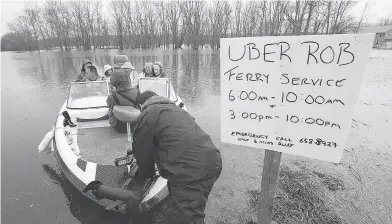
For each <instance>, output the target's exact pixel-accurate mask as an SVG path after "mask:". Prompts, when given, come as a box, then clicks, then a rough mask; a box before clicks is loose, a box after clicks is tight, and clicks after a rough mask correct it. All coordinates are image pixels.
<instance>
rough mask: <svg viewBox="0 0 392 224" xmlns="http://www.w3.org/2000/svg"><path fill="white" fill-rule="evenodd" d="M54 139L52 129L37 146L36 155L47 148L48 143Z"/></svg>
mask: <svg viewBox="0 0 392 224" xmlns="http://www.w3.org/2000/svg"><path fill="white" fill-rule="evenodd" d="M53 137H54V128H52V130H51V131H49V132H48V133H46V135H45V137H44V138H43V139H42V141H41V143H40V144H39V145H38V153H41V152H43V151H45V149H46V148H48V146H49V143H50V142H51V141H52V139H53Z"/></svg>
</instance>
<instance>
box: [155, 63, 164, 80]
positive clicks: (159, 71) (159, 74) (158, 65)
mask: <svg viewBox="0 0 392 224" xmlns="http://www.w3.org/2000/svg"><path fill="white" fill-rule="evenodd" d="M152 77H156V78H165V77H166V75H165V74H164V73H163V66H162V64H161V63H160V62H155V63H154V65H153V66H152Z"/></svg>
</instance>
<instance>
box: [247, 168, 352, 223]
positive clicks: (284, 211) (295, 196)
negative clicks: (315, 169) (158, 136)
mask: <svg viewBox="0 0 392 224" xmlns="http://www.w3.org/2000/svg"><path fill="white" fill-rule="evenodd" d="M316 175H317V176H318V177H319V178H321V179H322V183H323V184H324V185H325V186H326V187H327V188H328V189H329V190H331V191H334V190H338V189H343V187H344V186H343V182H342V181H341V180H339V179H337V178H334V177H331V176H328V175H324V174H320V173H316ZM312 176H313V177H314V175H312V173H311V172H308V171H305V170H301V171H293V170H290V169H289V168H288V167H286V166H281V168H280V172H279V179H278V186H277V191H276V195H275V200H274V210H273V220H275V221H276V222H277V223H279V224H299V223H307V224H308V223H309V224H313V223H329V224H340V223H343V220H342V219H341V218H340V217H339V216H338V215H337V214H336V213H334V211H333V210H331V209H330V208H328V207H327V206H326V204H325V203H324V201H323V200H322V199H321V198H320V197H322V196H321V195H322V194H321V189H319V187H317V182H319V181H318V180H317V178H311V177H312ZM248 195H249V201H248V203H249V206H250V208H252V211H253V212H257V207H258V196H259V190H252V191H248Z"/></svg>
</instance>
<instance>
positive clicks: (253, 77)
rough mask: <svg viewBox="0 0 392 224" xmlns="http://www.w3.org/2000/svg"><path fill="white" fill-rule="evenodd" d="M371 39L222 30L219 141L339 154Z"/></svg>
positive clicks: (327, 157) (335, 157) (323, 156)
mask: <svg viewBox="0 0 392 224" xmlns="http://www.w3.org/2000/svg"><path fill="white" fill-rule="evenodd" d="M373 39H374V34H361V35H328V36H291V37H283V36H277V37H246V38H222V39H221V40H220V61H221V62H220V63H221V64H220V66H221V67H220V71H221V141H222V142H226V143H231V144H237V145H244V146H250V147H255V148H261V149H268V150H273V151H278V152H283V153H289V154H294V155H299V156H305V157H308V158H313V159H319V160H324V161H330V162H339V161H340V158H341V155H342V152H343V149H344V147H345V141H346V138H347V136H348V134H349V130H350V124H351V119H352V116H353V112H354V106H355V104H356V101H357V98H358V93H359V90H360V86H361V81H362V78H363V76H364V73H365V66H366V64H367V61H368V58H369V54H370V51H371V48H372V45H373Z"/></svg>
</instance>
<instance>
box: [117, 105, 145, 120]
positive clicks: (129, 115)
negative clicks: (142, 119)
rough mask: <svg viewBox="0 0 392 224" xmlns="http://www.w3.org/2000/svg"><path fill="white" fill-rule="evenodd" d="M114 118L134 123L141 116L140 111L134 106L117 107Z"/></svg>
mask: <svg viewBox="0 0 392 224" xmlns="http://www.w3.org/2000/svg"><path fill="white" fill-rule="evenodd" d="M113 113H114V116H115V117H116V118H117V119H118V120H120V121H122V122H125V123H134V122H136V120H137V117H138V116H139V114H140V110H138V109H136V108H134V107H132V106H119V105H116V106H114V107H113Z"/></svg>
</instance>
